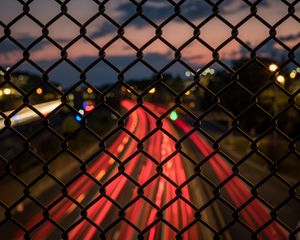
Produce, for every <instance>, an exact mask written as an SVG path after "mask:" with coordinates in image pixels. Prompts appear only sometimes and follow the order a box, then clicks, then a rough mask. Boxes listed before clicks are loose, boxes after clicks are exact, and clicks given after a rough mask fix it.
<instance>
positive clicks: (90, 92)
mask: <svg viewBox="0 0 300 240" xmlns="http://www.w3.org/2000/svg"><path fill="white" fill-rule="evenodd" d="M86 91H87V93H88V94H92V93H93V92H94V91H93V89H92V88H90V87H88V88H87V89H86Z"/></svg>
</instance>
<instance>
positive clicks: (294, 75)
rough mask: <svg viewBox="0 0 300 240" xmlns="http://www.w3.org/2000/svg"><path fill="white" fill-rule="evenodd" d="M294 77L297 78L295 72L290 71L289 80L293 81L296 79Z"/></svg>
mask: <svg viewBox="0 0 300 240" xmlns="http://www.w3.org/2000/svg"><path fill="white" fill-rule="evenodd" d="M296 76H297V72H296V71H295V70H293V71H291V73H290V78H291V79H294V78H296Z"/></svg>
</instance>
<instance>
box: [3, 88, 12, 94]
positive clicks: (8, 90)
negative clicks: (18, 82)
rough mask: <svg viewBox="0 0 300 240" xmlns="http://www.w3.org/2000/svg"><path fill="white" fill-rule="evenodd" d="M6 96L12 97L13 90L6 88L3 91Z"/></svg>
mask: <svg viewBox="0 0 300 240" xmlns="http://www.w3.org/2000/svg"><path fill="white" fill-rule="evenodd" d="M3 93H4V95H10V94H11V90H10V89H9V88H5V89H4V90H3Z"/></svg>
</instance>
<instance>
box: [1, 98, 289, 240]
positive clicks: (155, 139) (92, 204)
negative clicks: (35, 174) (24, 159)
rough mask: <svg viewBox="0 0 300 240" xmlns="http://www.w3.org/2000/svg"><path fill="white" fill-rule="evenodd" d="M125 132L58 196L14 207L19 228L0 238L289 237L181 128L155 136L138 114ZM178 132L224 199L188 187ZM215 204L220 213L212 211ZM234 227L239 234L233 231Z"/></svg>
mask: <svg viewBox="0 0 300 240" xmlns="http://www.w3.org/2000/svg"><path fill="white" fill-rule="evenodd" d="M121 105H122V107H123V108H125V109H126V111H130V110H131V109H132V108H134V106H135V103H134V102H132V101H130V100H123V101H122V102H121ZM144 106H145V107H147V108H148V109H150V110H151V111H152V112H153V113H154V114H155V115H156V116H160V115H161V114H163V113H164V112H165V111H166V109H163V108H161V107H158V106H155V105H152V104H150V103H144ZM125 129H126V130H125ZM124 130H125V131H122V132H120V133H119V135H118V136H117V137H116V139H115V141H114V142H113V143H112V144H111V145H110V146H108V147H107V149H106V150H105V151H104V152H102V154H100V156H98V157H97V158H95V159H93V161H91V162H90V163H88V164H87V166H86V169H84V168H83V170H85V171H82V172H80V173H78V174H75V175H74V177H73V181H72V182H71V183H70V184H68V185H67V186H65V188H63V191H62V192H63V194H62V193H60V192H57V191H56V192H55V191H51V190H50V191H47V192H45V193H44V194H43V195H42V196H40V197H39V199H38V200H39V201H35V202H34V200H33V201H32V204H29V205H26V206H23V205H22V204H21V203H20V204H19V205H18V206H17V207H16V208H15V210H14V211H13V217H14V218H15V219H17V220H18V219H20V221H21V222H22V225H21V226H18V227H17V226H16V224H14V223H13V222H10V224H9V228H10V229H7V231H6V232H5V233H4V232H3V230H0V236H1V235H2V236H5V238H6V239H24V234H25V236H26V234H27V235H29V236H30V238H31V239H61V238H64V239H67V237H68V239H72V240H73V239H74V240H75V239H76V240H77V239H85V240H86V239H99V235H100V236H101V237H103V238H104V236H106V239H120V240H121V239H122V240H123V239H137V238H138V237H140V238H141V237H143V239H151V240H154V239H176V237H177V238H182V239H212V237H213V236H214V235H216V234H217V232H219V234H220V238H221V239H236V237H237V236H241V235H240V234H246V233H248V237H247V236H243V238H242V239H250V236H251V234H253V232H255V233H256V234H257V236H258V238H259V239H274V240H281V239H288V232H287V230H286V229H285V228H284V227H282V226H281V225H280V224H279V223H278V222H276V221H274V220H272V218H271V216H270V210H269V209H268V206H267V205H265V204H264V203H262V202H261V201H260V200H258V199H256V198H255V197H254V196H253V195H252V194H251V192H250V190H249V186H247V185H246V183H244V182H243V181H242V180H241V178H239V177H238V176H236V174H233V171H232V170H231V168H230V167H229V165H228V164H227V162H226V161H225V160H224V159H223V158H222V157H221V156H219V155H218V154H214V150H213V148H212V147H211V146H210V145H209V144H208V143H207V142H206V141H204V139H203V138H202V137H201V135H199V134H198V133H197V132H193V131H192V128H191V126H190V125H189V124H187V123H186V122H184V121H182V120H180V119H178V120H176V121H174V122H171V121H170V120H169V119H168V118H165V119H164V120H163V122H162V129H159V128H157V125H156V120H155V118H154V117H153V116H151V115H150V114H149V113H147V112H146V111H145V110H143V108H137V109H136V110H134V111H133V112H132V113H131V114H130V115H129V117H128V120H127V122H126V124H125V126H124ZM183 133H184V134H188V140H189V146H190V149H193V150H191V151H194V150H195V151H197V152H198V155H199V159H203V158H205V157H207V156H209V157H207V163H208V165H209V168H210V173H208V174H207V176H209V177H210V178H211V179H213V180H214V181H212V182H214V183H211V185H212V187H213V188H216V187H218V188H219V189H220V192H222V191H223V192H224V196H225V195H226V197H222V198H220V196H219V193H218V191H209V189H208V187H207V186H206V185H207V183H206V184H201V181H202V180H201V179H200V180H198V181H197V182H196V183H193V184H192V183H191V182H192V181H193V179H194V177H192V176H193V175H195V173H194V172H193V171H194V169H189V168H188V167H187V166H186V162H185V161H186V159H184V158H183V156H182V154H179V153H177V152H176V141H175V139H173V138H172V137H171V135H172V136H175V137H176V136H179V135H180V134H183ZM130 134H134V135H135V137H132V136H130ZM149 134H150V135H151V136H150V135H149ZM149 136H150V137H149ZM137 140H138V141H141V142H143V144H142V145H141V144H139V143H138V141H137ZM200 156H201V157H200ZM66 167H67V166H66ZM199 174H200V173H199ZM215 183H217V184H215ZM60 188H61V187H60ZM220 201H221V202H222V206H218V204H216V203H217V202H218V203H219V202H220ZM195 202H197V204H195ZM208 203H209V205H208ZM226 204H227V205H228V206H225V205H226ZM219 205H220V204H219ZM225 208H228V209H231V210H232V209H233V210H232V211H233V212H235V213H234V214H233V216H232V212H231V213H228V212H227V213H225V212H226V210H225ZM43 209H44V210H43ZM234 210H235V211H234ZM238 216H239V218H238ZM235 217H236V219H235ZM237 219H239V220H237ZM232 225H238V227H235V228H232V229H231V227H232ZM262 226H263V227H262ZM20 227H21V228H23V229H20ZM12 229H13V230H12ZM1 231H2V232H1ZM26 232H27V233H26Z"/></svg>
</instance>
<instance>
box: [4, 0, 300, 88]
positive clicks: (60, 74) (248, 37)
mask: <svg viewBox="0 0 300 240" xmlns="http://www.w3.org/2000/svg"><path fill="white" fill-rule="evenodd" d="M174 2H178V1H174ZM211 2H216V0H212V1H211ZM251 2H255V1H254V0H251ZM287 2H290V3H292V2H297V1H292V0H289V1H287ZM29 6H30V14H32V15H33V16H34V17H35V18H36V19H38V20H39V21H40V22H41V23H43V24H46V23H48V22H49V21H50V20H51V19H53V18H54V17H55V16H57V15H58V14H59V13H60V5H59V4H58V3H57V2H56V1H55V0H34V1H33V2H32V3H30V5H29ZM67 7H68V14H70V15H71V16H73V17H74V18H75V19H76V20H77V21H78V22H80V23H82V24H83V23H85V22H86V21H87V20H88V19H89V18H91V17H92V16H94V15H95V14H97V12H98V9H99V7H98V5H97V4H96V3H95V2H94V1H93V0H71V1H70V2H69V3H68V4H67ZM105 7H106V10H105V14H106V15H108V16H109V17H110V18H112V19H113V20H114V21H115V22H116V23H117V24H120V25H121V24H123V23H124V22H126V20H127V19H128V18H130V17H131V16H132V15H134V14H135V13H136V7H135V5H134V4H133V3H132V2H131V1H129V0H110V1H108V3H107V4H105ZM22 9H23V6H22V4H20V3H19V2H18V1H17V0H1V14H0V21H1V26H0V28H1V30H0V32H1V35H2V36H1V39H0V65H1V67H2V68H6V67H8V66H13V65H14V64H16V63H17V62H18V61H19V60H20V59H22V57H23V55H22V53H23V51H22V50H21V49H20V48H19V47H18V46H16V45H15V44H14V43H13V42H12V41H10V40H9V39H8V38H5V37H4V28H3V26H5V25H7V24H9V23H10V21H12V20H13V19H14V18H15V17H17V16H18V15H20V14H22V13H23V10H22ZM180 9H181V15H182V16H184V17H185V18H187V19H188V20H189V21H190V22H191V23H192V24H194V25H196V26H197V25H199V24H201V23H202V22H203V20H205V19H206V18H208V17H209V16H210V15H211V14H212V13H213V10H212V6H211V5H209V4H208V3H207V2H206V1H204V0H187V1H186V2H185V3H183V4H182V5H181V7H180ZM219 10H220V12H219V15H220V16H221V17H223V18H225V19H226V20H227V21H228V22H230V23H231V24H232V25H233V26H235V25H236V24H237V23H239V22H240V21H241V20H242V19H244V18H245V17H246V16H248V15H249V14H250V7H249V6H248V5H247V4H246V3H244V2H243V1H242V0H225V1H224V2H223V3H222V4H220V5H219ZM143 13H144V15H145V16H146V17H148V18H149V19H151V20H152V21H153V23H155V24H157V25H159V24H160V23H161V22H163V21H164V20H166V19H168V18H169V17H170V16H171V15H172V14H173V13H174V6H173V5H172V4H171V3H170V2H169V1H167V0H148V1H147V2H146V3H145V4H144V5H143ZM287 14H288V6H287V5H286V4H284V3H282V2H281V1H280V0H263V1H261V2H260V3H259V4H258V5H257V15H258V16H259V17H262V18H263V19H264V20H265V21H266V24H269V25H273V24H276V23H277V22H278V21H279V20H280V19H282V18H284V17H285V16H286V15H287ZM294 16H295V18H298V19H299V18H300V3H297V4H296V5H295V13H294ZM48 29H49V37H50V38H51V39H53V40H55V41H57V42H58V43H59V44H60V45H61V46H62V47H64V46H66V45H67V44H68V43H69V42H70V41H72V40H73V39H74V38H76V37H77V36H78V35H79V30H80V28H79V26H77V25H76V24H75V23H73V22H72V21H71V20H70V19H68V18H67V17H66V16H62V17H60V18H59V19H58V20H57V21H55V22H54V23H53V24H51V25H50V26H49V28H48ZM10 30H11V36H12V37H13V38H14V39H16V40H18V41H19V42H20V43H21V44H22V45H23V46H24V47H27V46H29V45H30V43H32V42H33V41H34V40H36V39H38V38H39V37H40V36H41V35H42V32H41V27H40V26H39V25H38V24H36V23H35V22H34V21H32V20H31V19H30V18H29V17H27V16H24V17H22V18H21V19H20V20H19V21H17V22H16V23H14V24H12V25H11V26H10ZM117 30H118V28H117V27H116V26H114V25H113V24H112V23H111V22H110V21H108V20H107V19H106V18H105V17H103V16H99V17H98V18H96V19H95V20H93V21H92V22H91V23H90V24H88V25H87V34H86V36H88V37H89V38H90V39H91V40H92V41H93V42H94V43H95V44H97V45H98V46H100V47H103V46H104V45H105V44H106V43H108V42H109V41H110V40H111V39H113V38H114V37H116V36H117ZM124 30H125V33H124V36H125V38H127V39H128V40H129V41H131V42H132V43H133V44H134V45H135V46H136V47H138V48H139V47H141V46H143V45H144V44H145V43H146V42H147V41H148V40H150V39H151V38H153V37H154V36H155V28H154V27H153V26H151V25H150V24H149V23H147V22H146V21H145V20H143V19H142V18H141V17H138V18H136V19H135V20H134V21H133V22H131V23H129V24H128V25H126V27H125V28H124ZM238 31H239V34H238V38H239V39H240V40H242V41H243V42H245V43H247V44H249V46H250V47H251V48H255V47H256V46H257V45H258V44H260V43H261V42H263V41H264V40H265V39H266V38H268V37H269V28H268V26H266V25H264V24H262V23H261V22H259V21H258V19H257V18H256V17H252V18H250V19H249V20H248V21H247V22H246V23H245V24H243V25H242V26H240V27H239V28H238ZM193 32H194V29H193V28H192V27H191V26H190V25H189V24H187V23H186V22H184V21H183V20H182V19H181V18H179V17H176V18H174V19H172V20H171V21H170V22H168V23H167V24H166V25H165V26H164V27H163V28H162V33H163V34H162V37H163V38H164V39H166V40H167V41H169V42H170V43H171V44H172V45H173V46H174V47H175V48H179V47H180V46H181V45H182V44H184V43H185V42H186V41H188V40H189V39H190V38H191V37H192V36H193ZM200 32H201V33H200V38H201V39H202V40H204V41H205V42H207V43H208V44H209V45H210V46H211V47H212V48H217V47H218V46H219V45H220V44H221V43H222V42H223V41H225V40H226V39H228V38H229V37H230V36H231V29H230V27H228V26H227V25H226V24H224V23H223V22H222V21H221V20H220V19H218V18H217V17H213V18H212V19H211V20H210V21H208V23H206V24H205V25H204V26H203V27H201V30H200ZM276 32H277V34H276V38H277V39H279V40H281V41H283V43H284V44H285V47H287V48H293V47H294V46H295V45H297V44H298V43H299V39H300V24H299V23H298V22H297V21H296V20H295V19H294V18H293V17H289V18H288V19H287V20H286V21H285V22H284V23H283V24H281V25H279V26H278V27H277V28H276ZM67 53H68V58H69V59H70V60H71V61H74V62H75V63H76V64H78V66H79V67H80V68H81V69H85V68H86V67H87V66H88V65H89V64H91V63H92V62H93V61H95V60H96V59H97V57H98V56H99V55H98V54H99V51H98V50H97V48H95V47H94V46H93V45H92V44H90V43H89V42H88V41H87V40H85V39H84V38H81V39H79V40H78V41H77V42H76V43H75V44H74V45H72V46H71V47H69V48H68V49H67ZM105 53H106V59H107V60H109V61H110V62H111V63H113V64H114V65H116V66H117V67H118V68H119V69H120V70H122V69H123V68H124V67H126V66H127V65H128V64H129V63H131V62H132V61H134V60H135V59H136V50H135V49H134V48H132V47H131V46H129V45H128V44H127V43H126V42H125V41H123V40H122V39H118V40H117V41H115V42H114V43H113V44H112V45H111V46H109V47H108V48H107V49H106V50H105ZM143 53H144V60H145V61H147V62H149V63H150V64H151V65H152V66H153V67H155V68H156V69H158V70H159V69H161V68H163V67H164V66H165V65H166V64H167V63H168V62H170V61H171V60H172V59H173V58H174V50H172V49H171V48H170V47H169V46H167V45H166V44H165V43H163V42H162V41H161V40H156V41H155V42H153V43H152V44H151V45H150V46H148V47H147V48H145V49H144V50H143ZM257 53H258V54H260V55H264V56H274V57H276V58H278V59H281V58H282V56H286V55H287V51H284V50H283V46H280V44H278V42H276V40H274V39H270V41H268V42H266V43H265V45H264V46H263V47H262V48H260V49H259V50H258V51H257ZM219 54H220V56H221V58H222V59H223V60H224V61H225V62H226V63H228V62H229V60H232V59H237V58H239V57H241V56H242V55H245V56H247V55H248V56H249V52H248V51H247V50H246V49H245V48H243V47H242V46H241V45H240V44H239V43H238V42H237V41H236V40H233V41H231V42H230V43H228V44H227V45H226V46H225V47H224V48H222V49H221V50H220V51H219ZM295 54H296V59H297V60H299V59H300V57H299V55H300V50H299V48H298V50H296V51H295ZM181 55H182V60H183V61H184V62H186V63H187V64H189V65H191V66H192V67H193V68H194V69H195V70H196V69H198V68H200V67H202V66H203V65H205V64H207V63H209V62H210V61H211V60H212V52H211V51H210V50H209V49H208V48H206V47H205V46H204V45H202V44H201V43H200V42H199V41H198V40H194V41H193V42H191V43H190V44H189V45H188V46H187V47H185V48H184V49H183V50H182V51H181ZM30 59H31V60H33V61H34V62H36V63H37V64H38V65H39V66H40V67H42V68H43V69H44V70H46V69H47V68H48V67H50V66H51V65H52V64H53V63H55V62H56V61H58V60H59V59H60V50H59V49H58V48H57V47H56V46H54V45H53V44H52V43H50V42H49V41H48V40H46V39H43V40H41V41H40V42H39V43H38V44H36V45H35V46H34V47H32V48H30ZM216 67H218V66H216ZM15 70H22V71H24V70H25V71H31V72H38V70H37V69H35V68H34V67H32V66H29V64H28V63H23V64H21V65H20V66H18V67H17V68H16V69H15ZM185 71H186V69H185V68H184V67H183V66H182V65H180V64H178V63H177V64H175V65H174V66H173V67H171V68H170V69H169V70H168V72H171V73H174V74H183V73H184V72H185ZM151 74H152V72H151V70H150V69H148V68H147V67H145V66H144V65H143V64H141V63H137V64H136V65H135V66H134V67H133V68H132V69H130V70H129V71H128V72H126V74H125V77H126V79H131V78H136V79H138V78H143V77H147V76H148V77H149V76H150V75H151ZM87 76H88V81H90V82H92V83H93V84H95V85H97V86H100V85H101V84H104V83H108V82H114V81H117V73H116V72H115V70H113V69H112V68H111V67H109V66H108V65H107V64H105V63H103V62H100V63H98V64H97V65H96V66H95V67H94V68H93V69H91V70H90V71H88V73H87ZM49 77H50V80H53V81H54V82H59V83H60V84H62V85H63V86H69V85H71V84H73V83H74V82H76V81H78V80H79V72H78V71H77V70H75V69H74V68H73V67H72V66H70V65H69V64H68V63H66V62H64V63H61V64H60V65H59V66H58V67H57V68H55V69H54V70H52V71H50V73H49Z"/></svg>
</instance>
